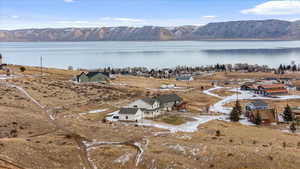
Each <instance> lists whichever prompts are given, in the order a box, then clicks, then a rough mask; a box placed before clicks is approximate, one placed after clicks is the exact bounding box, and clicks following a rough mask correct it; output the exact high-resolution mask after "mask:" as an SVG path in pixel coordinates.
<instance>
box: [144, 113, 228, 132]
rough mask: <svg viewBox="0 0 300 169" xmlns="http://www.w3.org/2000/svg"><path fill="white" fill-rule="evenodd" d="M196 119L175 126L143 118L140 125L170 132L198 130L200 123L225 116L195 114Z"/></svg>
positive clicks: (223, 118) (221, 118)
mask: <svg viewBox="0 0 300 169" xmlns="http://www.w3.org/2000/svg"><path fill="white" fill-rule="evenodd" d="M192 118H193V119H194V121H188V122H186V123H184V124H181V125H178V126H175V125H170V124H166V123H158V122H155V121H152V120H143V121H142V122H139V123H138V125H140V126H151V127H156V128H161V129H166V130H169V131H170V132H173V133H174V132H195V131H197V130H198V126H199V125H200V124H203V123H206V122H208V121H211V120H225V119H226V117H225V116H194V117H192Z"/></svg>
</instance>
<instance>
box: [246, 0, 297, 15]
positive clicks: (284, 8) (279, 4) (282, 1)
mask: <svg viewBox="0 0 300 169" xmlns="http://www.w3.org/2000/svg"><path fill="white" fill-rule="evenodd" d="M241 13H243V14H255V15H293V14H300V1H299V0H276V1H268V2H265V3H262V4H259V5H257V6H255V7H254V8H251V9H245V10H242V11H241Z"/></svg>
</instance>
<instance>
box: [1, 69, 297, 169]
mask: <svg viewBox="0 0 300 169" xmlns="http://www.w3.org/2000/svg"><path fill="white" fill-rule="evenodd" d="M13 69H15V74H16V75H18V76H19V77H18V78H14V79H8V80H1V81H0V94H1V96H0V151H1V153H0V168H8V169H38V168H43V169H44V168H51V169H68V168H74V169H83V168H86V169H95V167H94V166H97V167H98V168H107V169H110V168H124V169H125V168H127V169H128V168H137V169H150V168H158V169H166V168H174V169H184V168H216V169H241V168H248V169H249V168H250V169H261V168H272V169H282V168H287V169H298V168H299V166H300V136H299V135H296V134H289V133H284V132H282V131H280V130H279V129H278V128H276V127H272V128H271V127H263V126H261V127H256V126H245V125H241V124H239V123H230V122H225V121H219V120H213V121H209V122H207V123H204V124H201V125H200V126H199V127H198V131H195V132H175V133H172V132H170V131H168V130H166V129H161V128H156V127H150V126H148V127H146V126H139V125H133V124H128V123H121V122H116V123H112V122H107V121H103V119H104V117H105V116H106V115H107V114H108V113H111V112H114V111H116V110H118V109H119V108H120V107H121V106H124V105H126V104H127V103H129V102H131V101H133V100H135V99H138V98H143V97H145V96H154V95H156V94H157V93H176V94H178V95H179V96H181V97H182V98H183V99H184V100H185V101H186V102H187V109H188V112H187V113H186V114H188V115H189V116H193V115H200V114H207V112H206V109H207V108H208V107H209V106H211V105H213V104H214V103H216V102H217V101H220V100H221V99H220V98H217V97H213V96H210V95H207V94H205V93H203V92H202V91H201V88H202V87H203V89H209V88H211V87H212V82H213V81H216V80H221V81H222V80H226V79H228V78H232V79H236V80H237V79H240V80H241V81H242V80H243V78H245V79H246V78H253V77H255V76H258V77H260V76H261V77H268V76H271V75H272V74H264V73H262V74H258V73H256V74H247V73H246V74H243V73H232V74H231V73H227V74H224V73H215V74H214V75H213V76H208V77H203V78H199V77H196V78H195V80H194V81H192V82H188V83H187V82H178V81H175V80H172V79H171V80H161V79H149V78H144V77H135V76H119V77H117V78H116V80H113V81H112V82H111V83H112V84H107V85H103V84H76V83H73V82H71V81H70V79H71V78H72V77H73V76H74V75H75V74H77V73H78V72H76V71H67V70H58V69H47V70H45V71H44V75H43V78H41V77H39V75H40V70H39V68H33V67H26V71H25V72H23V73H22V72H20V71H19V66H15V67H13ZM24 75H26V76H24ZM224 76H226V78H224ZM287 76H290V75H287ZM291 76H292V75H291ZM293 76H294V75H293ZM124 84H125V85H124ZM162 84H176V86H178V87H183V88H185V89H187V90H177V89H174V90H173V89H170V90H163V91H161V90H152V89H158V88H159V87H160V86H161V85H162ZM228 86H237V85H234V84H233V85H228ZM22 89H23V90H24V91H25V92H24V91H23V90H22ZM213 92H214V93H215V94H218V95H220V96H228V95H232V94H234V93H231V92H226V91H225V90H223V89H220V90H216V91H213ZM25 93H27V94H28V95H29V96H30V97H29V96H28V95H26V94H25ZM35 101H36V102H35ZM241 102H242V104H244V103H245V102H246V101H241ZM266 102H268V103H269V104H270V106H277V107H278V109H279V108H282V107H283V106H285V105H286V103H287V101H272V100H266ZM288 103H289V104H290V105H291V106H300V102H299V100H289V101H288ZM231 104H232V103H230V104H228V105H231ZM178 113H180V112H178ZM158 120H159V122H162V123H164V122H167V123H171V124H174V125H181V124H183V123H186V122H189V121H192V120H191V119H188V118H183V116H175V115H171V116H165V117H161V119H158ZM280 129H288V128H287V126H286V125H283V126H280ZM217 130H219V131H220V133H221V135H220V136H216V131H217ZM258 159H259V160H258Z"/></svg>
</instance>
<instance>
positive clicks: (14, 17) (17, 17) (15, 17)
mask: <svg viewBox="0 0 300 169" xmlns="http://www.w3.org/2000/svg"><path fill="white" fill-rule="evenodd" d="M10 17H11V18H13V19H19V18H20V16H18V15H13V16H10Z"/></svg>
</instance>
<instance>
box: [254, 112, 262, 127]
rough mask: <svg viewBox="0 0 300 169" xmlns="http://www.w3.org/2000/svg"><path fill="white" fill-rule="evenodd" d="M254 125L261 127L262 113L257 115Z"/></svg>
mask: <svg viewBox="0 0 300 169" xmlns="http://www.w3.org/2000/svg"><path fill="white" fill-rule="evenodd" d="M254 123H255V124H256V125H260V124H261V116H260V113H258V112H257V113H256V116H255V120H254Z"/></svg>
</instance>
